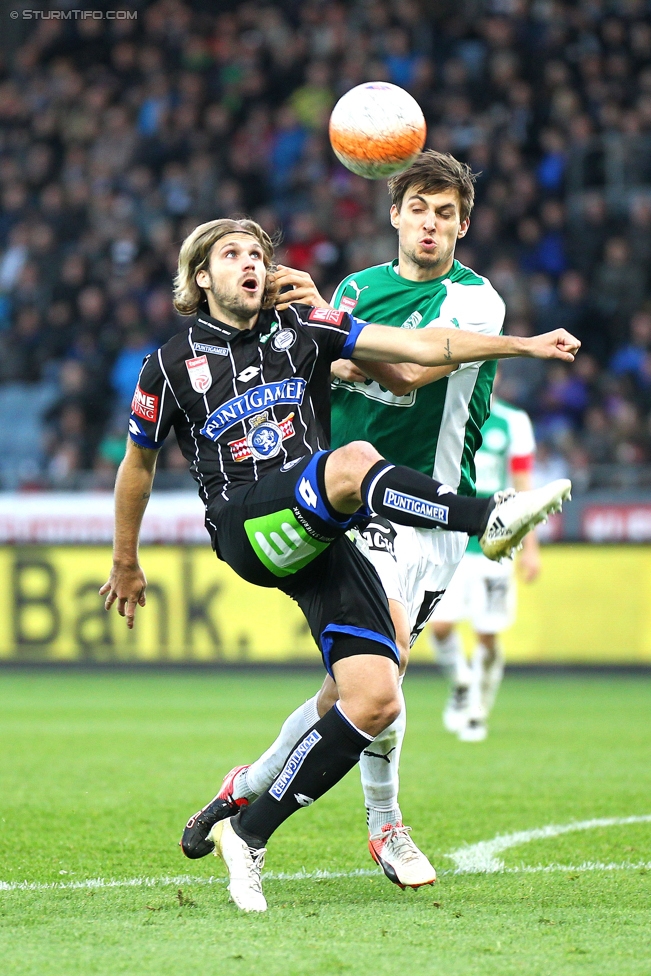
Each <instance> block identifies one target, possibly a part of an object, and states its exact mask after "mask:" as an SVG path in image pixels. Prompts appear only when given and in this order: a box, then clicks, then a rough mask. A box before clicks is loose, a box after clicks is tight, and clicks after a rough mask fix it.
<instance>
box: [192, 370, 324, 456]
mask: <svg viewBox="0 0 651 976" xmlns="http://www.w3.org/2000/svg"><path fill="white" fill-rule="evenodd" d="M306 386H307V380H305V379H303V377H302V376H298V377H296V378H294V379H291V380H281V381H280V382H279V383H265V384H264V385H262V386H254V387H253V389H252V390H248V391H247V392H246V393H242V394H241V396H236V397H233V398H232V399H231V400H227V401H226V403H222V405H221V406H220V407H217V409H216V410H213V412H212V413H211V414H210V416H209V417H208V418H207V420H206V422H205V424H204V425H203V427H202V428H201V433H202V434H203V436H204V437H207V438H208V439H209V440H211V441H216V440H217V439H218V438H219V437H220V435H221V434H223V433H224V432H225V431H227V430H229V428H231V427H233V426H234V425H235V424H238V423H241V422H242V421H243V420H247V419H248V418H249V417H251V416H252V415H253V414H255V413H260V411H261V410H264V409H265V407H273V406H276V405H277V404H279V403H296V404H299V405H300V404H301V403H302V402H303V396H304V395H305V388H306Z"/></svg>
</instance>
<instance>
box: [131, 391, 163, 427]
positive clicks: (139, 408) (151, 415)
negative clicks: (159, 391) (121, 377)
mask: <svg viewBox="0 0 651 976" xmlns="http://www.w3.org/2000/svg"><path fill="white" fill-rule="evenodd" d="M158 403H159V397H157V396H156V395H155V394H154V393H145V391H144V390H141V389H140V386H139V385H138V386H137V387H136V392H135V393H134V394H133V400H132V401H131V412H132V413H135V414H136V416H137V417H142V419H143V420H149V421H150V422H151V423H152V424H155V423H156V421H157V420H158Z"/></svg>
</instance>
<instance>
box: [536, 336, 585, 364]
mask: <svg viewBox="0 0 651 976" xmlns="http://www.w3.org/2000/svg"><path fill="white" fill-rule="evenodd" d="M525 342H526V344H527V354H528V355H529V356H533V357H534V358H535V359H562V360H563V361H564V362H566V363H573V362H574V357H575V356H576V354H577V352H578V351H579V349H580V348H581V343H580V342H579V340H578V339H576V338H575V337H574V336H573V335H572V334H571V333H569V332H567V331H566V330H565V329H554V331H553V332H545V333H544V335H538V336H531V338H529V339H525Z"/></svg>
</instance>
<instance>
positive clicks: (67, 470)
mask: <svg viewBox="0 0 651 976" xmlns="http://www.w3.org/2000/svg"><path fill="white" fill-rule="evenodd" d="M56 6H57V8H58V9H59V10H64V11H65V10H70V9H72V8H73V7H74V6H76V5H66V3H58V4H57V5H56ZM92 7H93V9H95V10H99V9H101V8H102V4H101V3H94V4H93V5H92ZM126 9H127V8H125V10H126ZM128 11H129V12H130V14H131V16H130V17H128V18H127V17H126V16H124V17H122V18H116V19H112V20H108V19H98V18H96V17H89V18H88V19H80V18H71V19H68V20H65V19H61V18H60V17H59V18H57V19H51V18H50V19H39V20H32V21H30V22H29V23H25V22H22V21H21V22H20V23H18V22H16V24H15V25H14V27H13V29H14V30H15V31H16V33H15V34H9V35H8V38H5V42H4V48H3V50H4V55H3V58H4V63H3V64H2V79H1V81H0V184H1V186H0V192H1V194H2V209H1V213H0V418H3V420H4V426H5V427H7V425H8V426H9V429H10V433H9V434H7V433H5V434H4V435H3V437H4V439H2V438H0V448H2V450H0V485H2V486H4V487H17V486H23V487H32V486H41V487H54V488H57V487H70V486H72V487H75V486H78V485H80V484H84V485H88V484H93V485H95V486H99V487H101V486H105V487H111V486H112V482H113V477H114V472H115V469H116V466H117V464H118V463H119V460H120V458H121V456H122V453H123V450H124V440H125V430H126V418H127V415H128V408H129V402H130V398H131V395H132V392H133V388H134V385H135V380H136V377H137V374H138V369H139V366H140V363H141V361H142V358H143V356H144V355H145V354H146V353H148V352H150V351H151V350H153V349H155V348H156V347H157V346H158V345H159V344H160V343H161V342H163V341H165V340H166V339H167V338H168V337H169V336H170V335H171V334H173V333H174V332H175V331H176V330H177V329H178V327H179V320H178V318H177V317H176V316H175V313H174V310H173V308H172V304H171V293H170V284H171V279H172V276H173V273H174V270H175V265H176V258H177V249H178V244H179V242H180V241H181V240H182V238H183V237H184V236H185V235H186V233H187V232H188V231H189V230H190V229H191V228H193V227H194V226H195V225H196V224H197V223H199V222H201V221H204V220H206V219H210V218H212V217H215V216H223V215H235V214H242V213H246V214H248V215H251V216H253V217H254V218H255V219H256V220H258V221H259V222H260V223H261V224H262V225H263V226H264V227H265V228H266V229H267V230H268V231H270V232H276V231H278V230H282V233H283V243H282V245H281V247H280V259H281V260H282V262H283V263H285V264H289V265H291V266H294V267H297V268H301V269H305V270H308V271H309V272H310V273H311V274H312V276H313V277H314V279H315V281H316V282H317V284H318V285H319V287H320V289H321V291H322V294H323V295H324V296H325V297H327V298H329V297H330V294H331V293H332V291H333V289H334V287H335V285H336V284H337V282H338V281H339V280H340V279H341V278H342V277H343V276H344V275H345V274H346V273H348V272H350V271H353V270H356V269H359V268H362V267H366V266H368V265H371V264H377V263H380V262H382V261H387V260H390V259H392V258H393V257H395V253H396V241H395V236H394V232H393V231H392V230H391V227H390V225H389V222H388V196H387V193H386V185H385V184H384V183H383V182H377V183H374V182H369V181H365V180H363V179H360V178H358V177H355V176H353V175H352V174H350V173H349V172H348V171H347V170H345V169H343V168H342V166H341V165H339V164H338V163H337V161H336V159H335V158H334V156H333V154H332V152H331V150H330V147H329V143H328V137H327V122H328V117H329V113H330V110H331V108H332V106H333V105H334V103H335V101H336V100H337V98H338V97H339V96H340V95H342V94H343V93H344V92H345V91H347V90H348V89H349V88H351V87H352V86H354V85H356V84H359V83H361V82H363V81H367V80H379V79H385V80H388V81H391V82H393V83H395V84H397V85H400V86H402V87H404V88H406V89H408V90H409V91H410V92H411V93H412V94H413V95H414V96H415V97H416V98H417V100H418V101H419V102H420V104H421V106H422V108H423V111H424V113H425V116H426V119H427V122H428V145H429V146H431V147H433V148H436V149H439V150H442V151H450V152H452V153H453V154H454V155H456V156H458V157H460V158H463V159H465V160H467V161H468V162H470V163H471V165H472V166H473V168H474V169H475V170H476V171H480V172H481V175H480V176H479V177H478V180H477V200H476V208H475V211H474V214H473V218H472V227H471V231H470V234H469V236H468V238H467V242H466V241H464V242H462V244H461V246H460V247H459V248H458V254H457V256H458V257H459V259H460V260H461V261H462V262H463V263H466V264H469V265H471V266H472V267H473V268H475V269H476V270H478V271H480V272H481V273H483V274H486V275H488V277H489V278H490V279H491V280H492V282H493V284H494V285H495V286H496V288H497V289H498V291H500V293H501V294H502V295H503V297H504V298H505V300H506V303H507V309H508V312H507V321H506V328H507V329H508V330H509V331H510V332H512V333H516V334H521V335H526V334H530V333H532V332H536V331H543V330H547V329H550V328H554V327H557V326H564V327H566V328H568V329H569V330H570V331H572V332H574V333H575V334H576V335H578V337H579V338H580V339H581V340H582V342H583V352H582V354H581V356H580V357H579V358H578V360H577V362H576V364H575V366H574V367H573V368H571V369H568V368H566V367H565V366H563V365H558V364H555V365H552V366H550V367H545V366H544V365H543V364H540V363H539V362H535V361H517V362H516V361H511V362H509V363H507V364H505V365H503V366H502V368H501V374H500V388H501V391H502V394H503V395H504V396H505V397H506V398H507V399H509V400H511V401H512V402H514V403H516V404H517V405H520V406H524V407H525V408H526V409H527V410H528V411H529V412H530V413H531V415H532V417H533V419H534V422H535V426H536V432H537V436H538V439H539V442H540V444H541V445H542V447H541V452H540V458H539V463H540V465H541V477H548V476H549V475H550V474H552V475H554V476H556V475H559V474H564V473H570V474H571V475H572V476H573V477H574V478H575V480H576V481H578V487H579V488H580V487H581V486H584V487H587V486H588V485H590V484H593V483H595V475H594V472H596V471H599V470H600V469H601V468H602V466H604V465H606V466H608V465H618V466H619V468H620V469H621V470H626V471H628V472H631V471H635V470H636V469H639V470H643V469H644V467H645V466H646V465H649V464H651V278H650V269H651V16H650V14H651V4H649V3H648V2H647V0H574V2H567V0H531V2H527V0H492V2H491V0H439V2H437V3H436V4H432V3H428V2H425V0H422V2H419V0H350V2H335V0H284V2H274V3H270V2H265V0H260V2H257V0H251V2H239V3H231V4H229V3H227V2H224V0H222V2H220V3H219V4H211V3H208V2H205V3H190V2H185V3H184V2H181V0H156V2H154V3H140V4H137V3H136V4H135V5H131V6H129V8H128ZM133 14H137V16H133ZM12 39H13V40H12ZM9 42H11V43H9ZM37 394H38V395H37ZM35 405H36V406H35ZM29 409H32V410H37V411H38V412H39V413H38V417H36V421H37V423H36V428H35V429H36V431H37V440H36V441H34V442H33V443H32V442H30V441H29V437H27V436H26V435H25V437H21V434H20V433H19V432H18V431H17V427H16V424H15V423H14V421H13V420H12V418H13V417H16V418H18V417H24V411H25V410H29ZM12 411H13V413H12ZM39 418H40V420H39ZM8 437H11V439H12V440H11V444H12V445H13V446H12V447H11V449H9V448H7V449H6V450H5V445H6V444H8V443H9V442H8V440H7V438H8ZM29 444H31V445H32V446H31V447H29V450H28V445H29ZM21 445H22V447H23V453H21ZM34 445H36V446H34ZM39 452H40V453H39ZM161 466H162V467H163V468H164V469H167V470H168V471H175V470H176V471H180V470H181V469H184V468H185V462H183V459H182V458H181V456H180V452H179V451H178V449H177V448H176V446H175V445H173V444H171V443H170V444H169V445H167V446H166V448H165V449H164V452H163V457H162V462H161ZM84 472H85V474H84Z"/></svg>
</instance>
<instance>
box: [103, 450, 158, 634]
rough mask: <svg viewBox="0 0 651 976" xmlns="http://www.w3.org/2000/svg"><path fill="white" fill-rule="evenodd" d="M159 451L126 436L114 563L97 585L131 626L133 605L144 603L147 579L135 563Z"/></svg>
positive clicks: (118, 491) (107, 606)
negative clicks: (101, 583) (101, 582)
mask: <svg viewBox="0 0 651 976" xmlns="http://www.w3.org/2000/svg"><path fill="white" fill-rule="evenodd" d="M157 457H158V451H152V450H150V449H149V448H146V447H140V445H139V444H136V443H135V442H134V441H132V440H131V438H130V437H129V438H128V439H127V451H126V454H125V456H124V460H123V461H122V464H121V465H120V467H119V469H118V474H117V478H116V481H115V534H114V539H113V567H112V569H111V575H110V576H109V578H108V580H107V582H106V583H105V584H104V586H103V587H102V588H101V589H100V591H99V592H100V595H101V596H104V597H106V600H105V602H104V607H105V609H106V610H109V609H110V608H111V607H112V606H113V604H114V603H115V601H116V600H117V604H118V613H119V614H120V616H121V617H126V620H127V627H128V628H129V629H130V630H131V628H132V627H133V619H134V615H135V612H136V606H137V605H138V604H139V605H140V606H141V607H144V605H145V602H146V598H145V590H146V588H147V580H146V578H145V574H144V573H143V571H142V569H141V568H140V565H139V563H138V537H139V535H140V525H141V522H142V517H143V515H144V514H145V509H146V508H147V502H148V501H149V496H150V495H151V489H152V485H153V483H154V474H155V473H156V458H157Z"/></svg>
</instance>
